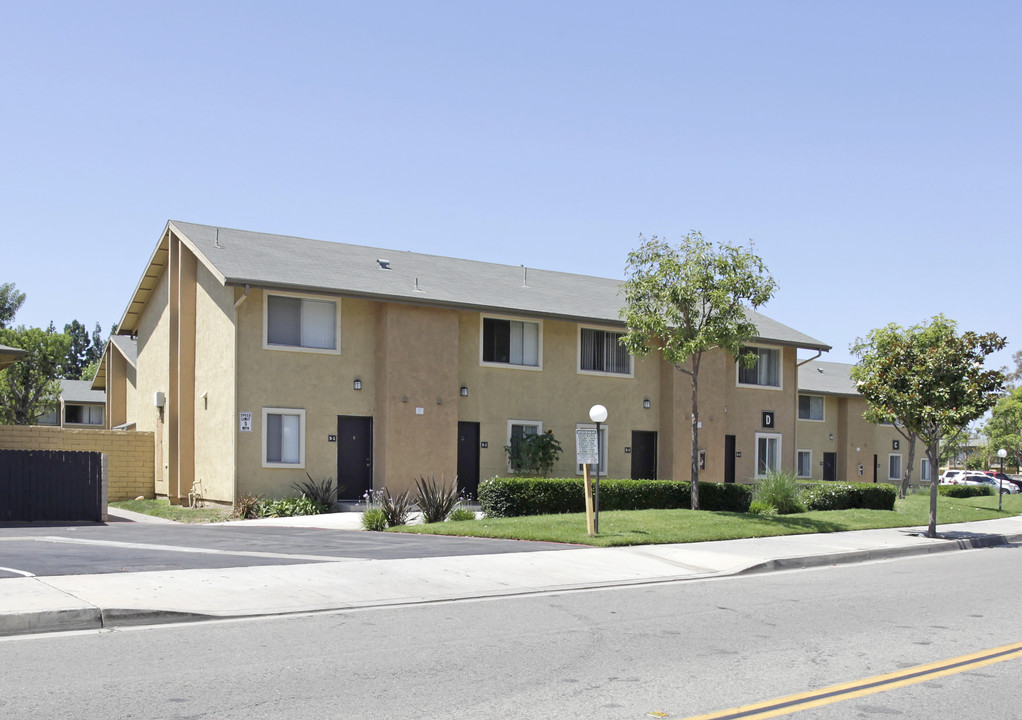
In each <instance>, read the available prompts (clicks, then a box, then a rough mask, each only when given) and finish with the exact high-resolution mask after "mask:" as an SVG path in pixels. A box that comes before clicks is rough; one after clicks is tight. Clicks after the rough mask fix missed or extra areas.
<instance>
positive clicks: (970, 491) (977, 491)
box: [937, 485, 994, 498]
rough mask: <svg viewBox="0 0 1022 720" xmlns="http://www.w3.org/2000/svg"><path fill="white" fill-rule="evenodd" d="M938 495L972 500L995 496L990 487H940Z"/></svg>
mask: <svg viewBox="0 0 1022 720" xmlns="http://www.w3.org/2000/svg"><path fill="white" fill-rule="evenodd" d="M937 494H938V495H943V496H944V497H950V498H971V497H982V496H983V495H993V494H994V489H993V488H992V487H991V486H989V485H938V486H937Z"/></svg>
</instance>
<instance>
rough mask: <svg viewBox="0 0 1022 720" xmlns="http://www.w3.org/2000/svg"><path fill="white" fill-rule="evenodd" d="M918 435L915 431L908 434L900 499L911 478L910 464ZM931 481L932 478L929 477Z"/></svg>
mask: <svg viewBox="0 0 1022 720" xmlns="http://www.w3.org/2000/svg"><path fill="white" fill-rule="evenodd" d="M917 438H918V435H917V434H916V433H909V436H908V438H907V439H908V465H907V466H906V467H905V476H904V477H902V479H901V499H902V500H904V499H905V495H906V494H907V493H908V484H909V481H910V480H911V479H912V466H913V465H914V464H915V461H916V439H917ZM930 474H931V475H932V474H933V470H932V469H931V470H930ZM931 482H932V479H931Z"/></svg>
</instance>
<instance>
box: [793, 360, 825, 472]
mask: <svg viewBox="0 0 1022 720" xmlns="http://www.w3.org/2000/svg"><path fill="white" fill-rule="evenodd" d="M821 355H823V350H817V351H816V354H815V355H813V356H812V357H811V358H807V359H805V360H803V361H802V362H796V363H795V443H794V444H795V447H793V448H792V449H791V452H792V456H791V459H792V464H791V466H792V467H793V468H794V469H795V474H796V475H798V369H799V368H800V367H802V366H803V365H805V364H806V363H811V362H812V361H813V360H815V359H816V358H818V357H820V356H821ZM797 359H798V356H796V360H797Z"/></svg>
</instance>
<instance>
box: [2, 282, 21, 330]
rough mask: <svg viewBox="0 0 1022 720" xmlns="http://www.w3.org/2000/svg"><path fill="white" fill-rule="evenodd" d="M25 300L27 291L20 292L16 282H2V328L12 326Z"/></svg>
mask: <svg viewBox="0 0 1022 720" xmlns="http://www.w3.org/2000/svg"><path fill="white" fill-rule="evenodd" d="M24 302H25V293H23V292H18V288H17V287H16V286H15V285H14V283H9V282H8V283H2V284H0V330H2V329H4V328H8V327H10V326H11V323H12V322H14V316H15V315H17V314H18V310H19V309H21V306H22V305H23V304H24Z"/></svg>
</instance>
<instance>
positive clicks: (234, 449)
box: [231, 283, 249, 507]
mask: <svg viewBox="0 0 1022 720" xmlns="http://www.w3.org/2000/svg"><path fill="white" fill-rule="evenodd" d="M248 291H249V284H248V283H245V293H244V294H243V295H242V296H241V297H240V298H238V299H237V301H235V303H234V422H235V423H237V422H238V308H239V307H241V304H242V303H243V302H245V301H246V300H248ZM231 438H232V441H231V450H232V452H233V453H234V489H233V490H232V491H231V495H232V498H231V505H232V507H236V506H237V504H238V426H237V425H235V426H234V431H233V432H232V433H231Z"/></svg>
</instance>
